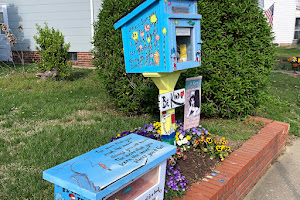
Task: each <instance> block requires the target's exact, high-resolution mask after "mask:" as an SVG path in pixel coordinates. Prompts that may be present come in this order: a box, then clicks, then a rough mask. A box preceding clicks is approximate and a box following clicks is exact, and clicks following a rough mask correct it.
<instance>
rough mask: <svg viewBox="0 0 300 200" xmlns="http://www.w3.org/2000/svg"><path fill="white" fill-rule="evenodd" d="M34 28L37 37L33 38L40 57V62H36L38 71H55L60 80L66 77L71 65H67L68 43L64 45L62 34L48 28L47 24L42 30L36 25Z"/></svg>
mask: <svg viewBox="0 0 300 200" xmlns="http://www.w3.org/2000/svg"><path fill="white" fill-rule="evenodd" d="M36 28H37V30H38V35H35V36H33V38H34V39H35V41H36V43H37V44H38V46H37V47H36V49H37V51H38V52H39V54H40V56H41V60H40V61H39V62H37V68H38V70H39V71H42V72H44V71H47V70H52V69H56V70H57V71H59V77H60V78H66V77H68V76H69V74H70V69H71V64H70V63H68V58H69V55H68V51H69V49H70V43H68V44H65V41H64V36H63V35H62V33H61V32H59V30H54V28H49V27H48V25H47V23H45V27H44V28H42V27H41V26H40V25H38V24H36Z"/></svg>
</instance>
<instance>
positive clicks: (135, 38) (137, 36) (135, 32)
mask: <svg viewBox="0 0 300 200" xmlns="http://www.w3.org/2000/svg"><path fill="white" fill-rule="evenodd" d="M131 37H132V39H133V40H135V41H136V40H137V39H138V38H139V34H138V32H137V31H133V33H132V36H131Z"/></svg>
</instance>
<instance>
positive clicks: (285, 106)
mask: <svg viewBox="0 0 300 200" xmlns="http://www.w3.org/2000/svg"><path fill="white" fill-rule="evenodd" d="M268 89H269V92H270V95H269V97H268V98H267V99H266V102H265V103H264V105H263V106H262V108H261V109H260V110H258V112H257V115H259V116H262V117H265V118H268V119H273V120H277V121H282V122H287V123H289V124H290V125H291V128H290V134H293V135H296V136H298V137H300V79H299V78H294V77H292V76H289V75H286V74H282V73H272V74H271V87H270V88H268Z"/></svg>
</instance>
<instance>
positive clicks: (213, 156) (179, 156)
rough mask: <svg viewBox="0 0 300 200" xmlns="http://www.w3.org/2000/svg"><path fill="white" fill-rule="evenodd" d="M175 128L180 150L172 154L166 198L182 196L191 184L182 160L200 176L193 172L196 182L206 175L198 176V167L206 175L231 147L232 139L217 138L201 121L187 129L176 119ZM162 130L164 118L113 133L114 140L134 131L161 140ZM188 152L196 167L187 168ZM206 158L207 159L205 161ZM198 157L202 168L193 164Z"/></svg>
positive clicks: (169, 161)
mask: <svg viewBox="0 0 300 200" xmlns="http://www.w3.org/2000/svg"><path fill="white" fill-rule="evenodd" d="M175 130H176V136H175V138H176V145H177V152H176V154H175V155H174V156H172V157H170V158H169V159H168V162H167V170H166V183H165V198H164V199H173V198H174V197H181V196H183V195H184V194H185V192H186V190H187V188H188V187H189V185H188V180H187V179H186V177H185V176H184V175H185V174H184V173H182V171H181V169H180V166H179V164H178V162H179V161H181V166H183V167H184V169H185V170H184V171H185V172H189V171H191V172H192V173H194V174H196V177H193V176H190V175H189V177H188V178H189V180H190V181H191V182H196V181H197V180H198V179H199V178H202V177H199V176H198V174H199V173H195V172H196V171H198V170H199V169H198V168H200V169H201V170H202V171H201V172H200V174H202V176H203V175H205V174H206V173H207V172H210V171H211V168H214V167H215V164H216V163H217V161H219V160H220V161H223V160H224V159H225V158H226V157H227V156H228V155H229V153H230V151H231V149H230V147H228V146H226V145H227V143H228V142H227V140H226V139H225V138H224V137H223V138H220V139H217V138H213V137H212V135H211V134H210V133H209V132H208V130H206V129H205V128H204V127H202V126H201V125H200V126H198V127H194V128H192V129H189V130H184V129H183V124H182V123H181V122H178V123H176V127H175ZM160 131H161V126H160V122H155V123H153V124H147V125H145V126H143V127H141V128H136V129H135V130H134V131H132V132H123V133H121V134H118V135H117V136H116V137H113V138H112V139H111V141H114V140H117V139H119V138H121V137H124V136H126V135H128V134H131V133H134V134H138V135H141V136H145V137H149V138H152V139H156V140H161V137H160V133H161V132H160ZM188 153H189V155H193V157H196V158H194V159H193V160H192V159H189V162H188V165H191V166H192V167H191V168H189V169H186V168H185V165H186V163H185V162H186V159H187V156H186V154H188ZM191 153H192V154H191ZM191 157H192V156H191ZM205 159H206V161H204V160H205ZM211 160H214V161H211ZM195 161H197V162H198V164H197V166H198V168H195V167H193V165H194V164H195V163H196V162H195ZM199 161H202V162H203V165H202V166H199ZM207 161H210V162H207ZM191 162H193V163H191ZM200 176H201V175H200ZM195 180H196V181H195Z"/></svg>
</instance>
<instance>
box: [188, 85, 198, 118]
mask: <svg viewBox="0 0 300 200" xmlns="http://www.w3.org/2000/svg"><path fill="white" fill-rule="evenodd" d="M199 96H200V95H199V90H194V91H191V94H190V100H189V108H188V112H187V115H186V117H187V118H189V117H194V116H197V115H199V114H200V99H199Z"/></svg>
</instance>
